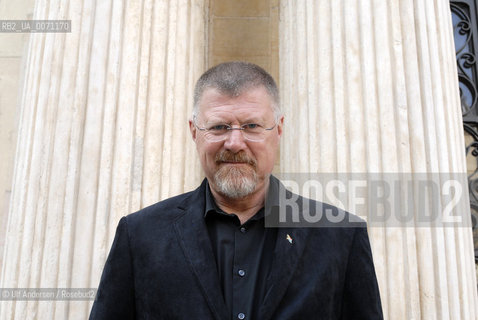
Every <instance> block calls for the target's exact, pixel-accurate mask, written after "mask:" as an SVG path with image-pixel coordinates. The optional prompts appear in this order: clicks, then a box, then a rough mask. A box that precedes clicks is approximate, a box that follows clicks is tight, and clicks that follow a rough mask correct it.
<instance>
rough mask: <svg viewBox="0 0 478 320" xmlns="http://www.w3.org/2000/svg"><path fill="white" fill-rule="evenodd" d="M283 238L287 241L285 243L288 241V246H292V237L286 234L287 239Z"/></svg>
mask: <svg viewBox="0 0 478 320" xmlns="http://www.w3.org/2000/svg"><path fill="white" fill-rule="evenodd" d="M285 238H286V239H287V241H289V243H290V244H292V242H293V241H294V240H292V237H291V236H290V235H289V234H287V237H285Z"/></svg>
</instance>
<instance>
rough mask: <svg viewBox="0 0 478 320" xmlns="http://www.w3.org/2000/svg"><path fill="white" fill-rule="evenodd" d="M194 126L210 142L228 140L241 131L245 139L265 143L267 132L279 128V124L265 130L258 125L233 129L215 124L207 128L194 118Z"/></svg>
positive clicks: (221, 124) (229, 126)
mask: <svg viewBox="0 0 478 320" xmlns="http://www.w3.org/2000/svg"><path fill="white" fill-rule="evenodd" d="M193 123H194V126H195V127H196V128H197V129H198V130H200V131H202V132H203V133H204V138H205V139H206V140H208V141H210V142H219V141H223V140H226V138H227V137H228V136H229V133H230V132H232V130H240V131H241V132H242V136H243V137H244V139H246V140H249V141H254V142H259V141H263V140H264V139H265V138H266V135H267V132H268V131H271V130H272V129H274V128H275V127H276V126H277V122H276V123H275V124H274V126H272V127H271V128H265V127H264V126H263V125H261V124H258V123H245V124H242V125H240V126H238V127H233V126H231V125H229V124H225V123H214V124H211V125H208V126H207V127H200V126H198V125H197V123H196V117H195V116H194V117H193Z"/></svg>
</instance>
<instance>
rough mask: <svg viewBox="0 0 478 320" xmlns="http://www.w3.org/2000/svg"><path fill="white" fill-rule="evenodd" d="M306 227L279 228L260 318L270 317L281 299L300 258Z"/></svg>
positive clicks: (307, 231) (306, 232) (304, 242)
mask: <svg viewBox="0 0 478 320" xmlns="http://www.w3.org/2000/svg"><path fill="white" fill-rule="evenodd" d="M308 234H309V230H308V229H304V228H302V229H296V228H279V229H278V231H277V240H276V247H275V250H274V258H273V260H272V266H271V271H270V274H269V276H268V278H267V287H268V289H267V292H266V295H265V297H264V301H263V304H262V306H261V310H260V314H261V317H260V318H261V319H270V318H271V317H272V316H273V314H274V311H275V310H276V308H277V306H278V304H279V302H280V301H281V300H282V297H283V296H284V294H285V292H286V289H287V287H288V286H289V282H290V281H291V279H292V276H293V274H294V272H295V269H296V267H297V263H298V262H299V260H300V259H301V256H302V253H303V252H304V248H305V246H306V242H307V236H308Z"/></svg>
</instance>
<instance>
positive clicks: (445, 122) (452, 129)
mask: <svg viewBox="0 0 478 320" xmlns="http://www.w3.org/2000/svg"><path fill="white" fill-rule="evenodd" d="M280 12H281V19H280V33H279V34H280V59H279V60H280V74H281V78H280V83H281V94H282V106H283V109H284V112H285V115H286V124H285V131H284V132H285V133H284V137H283V141H282V152H281V170H282V172H313V173H314V172H332V173H337V172H344V173H351V172H362V173H372V172H376V173H393V172H395V173H397V172H401V173H425V174H431V173H434V172H440V173H466V166H465V159H464V154H465V150H464V146H465V144H464V138H463V128H462V121H461V108H460V100H459V91H458V83H457V73H456V60H455V50H454V43H453V31H452V25H451V13H450V9H449V2H448V0H437V1H435V0H426V1H418V0H403V1H383V0H359V1H355V0H345V1H325V0H324V1H315V0H298V1H286V0H283V1H281V7H280ZM464 188H465V189H464V190H463V192H464V197H465V198H467V190H466V184H465V185H464ZM445 200H446V199H445V197H442V198H441V201H445ZM465 200H466V199H465ZM466 202H467V201H463V202H462V203H460V205H459V207H457V208H455V211H454V213H455V214H458V215H460V216H462V217H463V218H464V219H467V217H469V206H468V204H467V203H466ZM356 213H357V214H359V215H366V213H365V214H363V213H362V212H356ZM414 214H415V215H417V214H420V212H417V211H414ZM369 224H370V223H369ZM369 235H370V237H371V243H372V250H373V254H374V259H375V266H376V271H377V274H378V280H379V285H380V291H381V296H382V304H383V309H384V314H385V318H386V319H397V320H398V319H400V320H401V319H476V318H477V317H478V309H477V308H478V302H477V290H476V288H477V287H476V276H475V272H474V259H473V243H472V236H471V228H466V227H462V226H456V227H445V228H443V227H437V226H436V225H434V224H433V223H430V224H428V225H425V224H421V225H420V226H419V227H418V226H415V227H413V226H412V227H411V226H410V225H408V226H397V225H395V226H394V227H390V226H389V225H387V222H385V223H384V225H383V226H381V227H380V226H379V227H369Z"/></svg>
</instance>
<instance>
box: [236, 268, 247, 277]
mask: <svg viewBox="0 0 478 320" xmlns="http://www.w3.org/2000/svg"><path fill="white" fill-rule="evenodd" d="M237 273H238V274H239V275H240V276H241V277H244V276H245V275H246V272H245V271H244V270H242V269H240V270H239V271H238V272H237Z"/></svg>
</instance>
